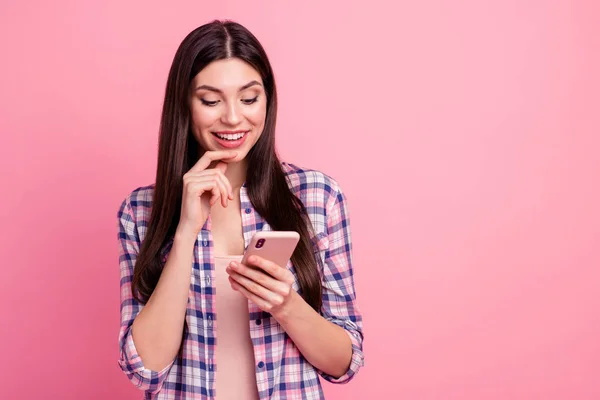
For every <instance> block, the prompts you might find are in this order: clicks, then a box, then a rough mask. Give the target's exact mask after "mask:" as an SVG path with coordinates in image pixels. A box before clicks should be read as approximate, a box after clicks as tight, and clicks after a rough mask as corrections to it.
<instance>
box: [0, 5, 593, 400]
mask: <svg viewBox="0 0 600 400" xmlns="http://www.w3.org/2000/svg"><path fill="white" fill-rule="evenodd" d="M598 15H600V7H599V5H598V2H594V1H593V0H590V1H575V0H571V1H567V0H565V1H550V0H545V1H541V0H539V1H528V2H523V1H517V0H510V1H495V2H491V1H487V2H481V1H475V0H473V1H466V0H459V1H453V2H450V1H433V0H427V1H420V2H402V3H397V2H391V1H387V0H386V1H368V2H358V1H354V2H353V1H343V2H342V1H338V2H332V1H328V2H321V1H304V2H294V3H292V2H276V1H269V2H252V1H222V2H199V1H180V2H172V3H170V2H165V1H143V2H141V1H136V2H132V1H129V2H121V1H115V0H111V1H104V2H81V1H70V2H65V1H53V2H44V1H36V2H24V3H22V2H2V3H1V5H0V16H1V17H0V48H1V49H2V62H1V64H0V65H1V66H0V110H1V111H0V113H1V115H2V116H1V118H0V132H1V135H0V149H1V156H0V174H1V181H2V189H1V191H2V195H1V196H0V205H1V206H0V223H1V226H2V231H1V233H0V235H2V237H1V240H0V246H1V247H0V249H1V252H0V255H1V263H2V277H1V278H0V307H1V308H0V310H1V314H0V324H1V328H0V329H1V330H0V355H1V359H2V362H0V376H1V377H2V381H3V384H2V389H0V397H2V398H3V399H38V398H52V399H86V400H87V399H135V398H140V396H141V393H139V392H138V391H137V390H136V389H135V388H133V386H131V385H130V383H129V382H127V380H126V378H125V376H124V375H122V373H121V372H120V370H119V368H118V366H117V363H116V360H117V356H118V349H117V331H118V325H119V299H118V283H119V275H118V273H119V271H118V270H119V268H118V260H117V247H116V212H117V208H118V205H119V204H120V202H121V200H122V199H123V197H124V196H125V195H126V194H127V193H128V192H129V191H130V190H132V189H133V188H135V187H137V186H140V185H143V184H147V183H150V182H152V180H153V175H154V168H155V156H156V146H157V126H158V122H159V112H160V107H161V103H162V96H163V90H164V85H165V80H166V75H167V71H168V68H169V65H170V62H171V60H172V56H173V54H174V52H175V50H176V47H177V45H178V44H179V42H180V41H181V40H182V39H183V37H184V36H185V35H186V34H187V33H188V32H189V31H190V30H192V29H193V28H195V27H196V26H198V25H200V24H202V23H204V22H207V21H209V20H211V19H213V18H223V17H227V18H232V19H235V20H238V21H240V22H242V23H243V24H245V25H247V26H248V28H250V29H251V30H252V31H253V32H255V34H256V35H257V36H258V37H259V39H260V40H261V41H262V42H263V43H264V45H265V47H266V49H267V51H268V53H269V55H270V57H271V59H272V63H273V65H274V68H275V71H276V74H277V82H278V85H279V90H280V106H281V107H280V109H281V111H280V115H279V125H278V127H279V129H278V135H279V146H280V150H281V153H282V155H283V156H284V158H285V159H286V160H288V161H292V162H295V163H297V164H300V165H303V166H308V167H312V168H318V169H321V170H323V171H325V172H327V173H329V174H330V175H333V176H334V177H336V178H337V179H338V180H339V181H340V182H341V184H342V187H343V188H344V189H345V191H346V193H347V194H348V198H349V200H350V210H351V213H352V224H353V225H352V227H353V232H354V242H355V269H356V287H357V290H358V295H359V301H360V304H361V306H362V310H363V312H364V315H365V333H366V342H365V351H366V363H367V364H366V367H365V368H364V369H363V370H362V372H361V373H360V374H359V375H358V377H357V378H356V380H355V381H354V382H353V383H351V384H350V385H346V386H335V387H334V386H331V385H326V386H325V389H326V392H327V395H328V398H329V399H334V400H336V399H337V400H342V399H364V398H370V399H415V400H417V399H418V400H429V399H431V400H433V399H435V400H437V399H460V400H474V399H489V400H500V399H550V400H554V399H578V400H584V399H598V398H600V295H599V290H598V286H599V282H600V255H599V252H600V211H599V204H600V189H599V188H598V183H599V179H600V161H599V159H600V157H599V156H600V138H599V128H600V112H599V109H600V102H599V100H600V97H599V92H600V85H599V83H600V80H599V79H598V71H600V59H599V54H600V40H599V38H600V29H599V28H598V24H597V22H598Z"/></svg>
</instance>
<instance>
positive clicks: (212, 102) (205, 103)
mask: <svg viewBox="0 0 600 400" xmlns="http://www.w3.org/2000/svg"><path fill="white" fill-rule="evenodd" d="M200 101H201V102H202V104H204V105H205V106H209V107H214V106H216V105H217V103H218V102H219V101H218V100H217V101H208V100H204V99H200Z"/></svg>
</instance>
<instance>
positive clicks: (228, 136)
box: [216, 132, 246, 140]
mask: <svg viewBox="0 0 600 400" xmlns="http://www.w3.org/2000/svg"><path fill="white" fill-rule="evenodd" d="M245 134H246V132H243V133H232V134H225V135H223V134H221V133H216V135H217V137H219V138H220V139H224V140H238V139H241V138H243V137H244V135H245Z"/></svg>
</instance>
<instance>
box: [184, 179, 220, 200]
mask: <svg viewBox="0 0 600 400" xmlns="http://www.w3.org/2000/svg"><path fill="white" fill-rule="evenodd" d="M187 190H188V192H189V193H192V195H193V196H200V197H201V196H202V195H203V194H204V193H207V192H211V193H212V197H211V198H210V202H209V204H210V205H211V206H213V205H214V203H215V202H216V201H217V199H218V198H219V197H221V190H220V188H219V187H218V184H217V181H216V180H215V179H214V178H208V177H205V178H204V179H199V178H196V181H194V182H190V183H189V184H188V186H187Z"/></svg>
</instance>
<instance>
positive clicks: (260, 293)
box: [229, 272, 283, 308]
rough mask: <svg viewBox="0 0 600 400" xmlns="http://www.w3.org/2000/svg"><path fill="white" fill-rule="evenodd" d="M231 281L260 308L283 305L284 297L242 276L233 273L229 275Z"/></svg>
mask: <svg viewBox="0 0 600 400" xmlns="http://www.w3.org/2000/svg"><path fill="white" fill-rule="evenodd" d="M229 278H230V280H233V282H234V283H237V284H238V286H239V287H238V288H237V290H238V291H240V292H242V293H244V295H245V296H246V297H248V298H249V299H250V300H252V301H253V302H255V303H256V304H257V305H258V306H260V307H261V308H262V307H273V306H278V305H281V303H283V297H282V296H281V295H279V294H277V293H274V292H271V291H270V290H267V289H265V288H264V287H262V286H260V285H258V284H256V282H253V281H252V280H250V279H248V278H245V277H243V276H242V275H240V274H238V273H236V272H232V273H231V274H230V275H229Z"/></svg>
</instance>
